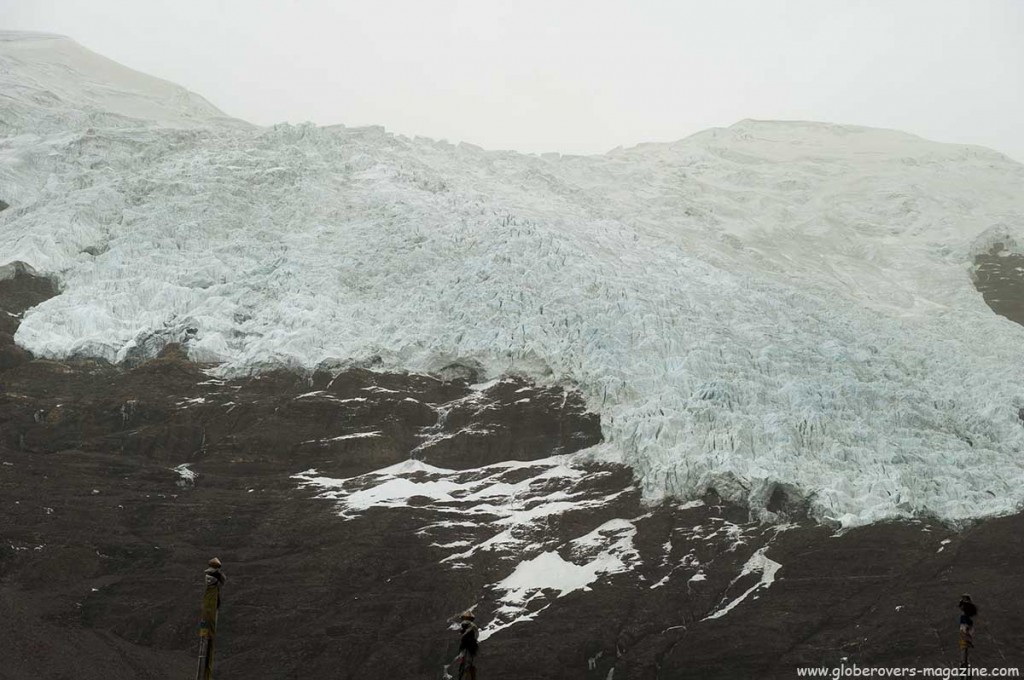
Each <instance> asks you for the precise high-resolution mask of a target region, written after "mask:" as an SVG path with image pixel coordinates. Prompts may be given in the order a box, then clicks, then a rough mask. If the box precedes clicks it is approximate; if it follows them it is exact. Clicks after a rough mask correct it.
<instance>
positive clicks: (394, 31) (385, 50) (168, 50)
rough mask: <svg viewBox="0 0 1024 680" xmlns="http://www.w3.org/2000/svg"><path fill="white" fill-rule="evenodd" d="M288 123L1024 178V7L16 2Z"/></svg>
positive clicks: (259, 119)
mask: <svg viewBox="0 0 1024 680" xmlns="http://www.w3.org/2000/svg"><path fill="white" fill-rule="evenodd" d="M0 28H2V29H28V30H41V31H50V32H56V33H63V34H66V35H69V36H71V37H73V38H74V39H76V40H77V41H78V42H80V43H82V44H83V45H85V46H86V47H88V48H90V49H92V50H94V51H96V52H99V53H101V54H103V55H105V56H107V57H110V58H112V59H114V60H116V61H119V62H121V63H122V64H125V65H127V66H130V67H132V68H135V69H138V70H141V71H145V72H147V73H151V74H153V75H157V76H160V77H163V78H167V79H169V80H172V81H174V82H176V83H179V84H181V85H184V86H186V87H188V88H190V89H192V90H194V91H196V92H198V93H200V94H202V95H203V96H205V97H206V98H207V99H209V100H210V101H212V102H213V103H214V104H216V105H217V106H218V107H220V108H221V109H223V110H224V111H225V112H227V113H229V114H231V115H234V116H238V117H240V118H244V119H246V120H249V121H252V122H254V123H261V124H269V123H275V122H281V121H291V122H301V121H307V120H308V121H313V122H316V123H320V124H331V123H345V124H346V125H368V124H377V125H384V126H385V127H386V128H388V130H390V131H393V132H397V133H402V134H406V135H410V136H411V135H425V136H429V137H435V138H444V139H448V140H450V141H453V142H456V141H468V142H472V143H474V144H479V145H481V146H485V147H487V148H501V149H516V150H519V151H525V152H537V151H561V152H564V153H602V152H604V151H607V150H609V149H611V148H613V147H615V146H618V145H623V146H630V145H633V144H637V143H639V142H645V141H669V140H675V139H680V138H682V137H685V136H687V135H690V134H692V133H694V132H698V131H700V130H702V129H705V128H708V127H714V126H726V125H731V124H732V123H735V122H736V121H738V120H741V119H744V118H760V119H802V120H822V121H830V122H838V123H851V124H860V125H872V126H879V127H889V128H897V129H901V130H906V131H908V132H913V133H915V134H919V135H921V136H924V137H928V138H931V139H935V140H939V141H947V142H964V143H974V144H983V145H985V146H989V147H992V148H995V149H998V150H999V151H1002V152H1004V153H1007V154H1009V155H1011V156H1013V157H1015V158H1016V159H1018V160H1022V161H1024V0H699V1H697V0H660V1H659V0H627V1H622V2H609V1H605V0H576V1H573V2H562V1H559V0H542V1H537V0H502V1H500V2H498V1H495V0H460V1H451V2H433V1H431V0H362V1H360V2H351V1H342V0H291V1H288V0H277V1H276V2H259V1H257V0H174V2H156V1H149V0H87V1H86V0H0Z"/></svg>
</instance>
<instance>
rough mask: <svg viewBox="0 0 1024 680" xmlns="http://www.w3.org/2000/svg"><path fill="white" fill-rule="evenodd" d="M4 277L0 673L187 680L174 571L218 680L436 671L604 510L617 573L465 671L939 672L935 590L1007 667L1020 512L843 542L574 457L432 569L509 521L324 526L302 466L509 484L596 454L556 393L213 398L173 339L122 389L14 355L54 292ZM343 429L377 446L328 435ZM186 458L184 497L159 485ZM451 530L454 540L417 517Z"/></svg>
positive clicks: (1014, 622)
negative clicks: (686, 500)
mask: <svg viewBox="0 0 1024 680" xmlns="http://www.w3.org/2000/svg"><path fill="white" fill-rule="evenodd" d="M6 274H7V278H5V279H4V280H0V309H2V310H3V312H2V313H0V384H2V391H0V506H2V513H3V514H2V517H0V607H2V612H3V615H2V616H0V656H2V658H3V663H2V664H0V678H5V679H6V678H11V679H19V680H20V679H23V678H38V679H47V678H54V679H57V678H76V679H84V680H90V679H92V678H96V679H99V678H103V679H104V680H111V679H115V680H120V679H122V678H123V679H126V680H127V679H129V678H138V679H142V678H147V679H148V678H152V679H154V680H155V679H160V680H163V679H164V678H166V679H168V680H170V679H171V678H175V679H181V678H185V677H192V674H194V660H193V654H194V650H195V646H196V638H195V635H196V628H195V624H196V615H197V612H198V605H199V602H198V598H199V588H200V586H199V581H200V578H199V576H200V574H201V570H202V568H203V566H204V564H205V561H206V559H208V558H209V557H212V556H213V555H218V556H219V557H220V558H221V559H222V560H223V561H224V562H225V571H226V573H227V575H228V577H229V583H228V587H227V589H226V591H225V603H224V607H223V608H222V618H221V627H220V631H221V638H220V642H219V644H220V649H219V652H218V657H219V662H218V674H217V676H218V677H219V678H246V679H247V680H256V679H258V678H268V679H269V678H274V679H280V678H299V677H301V678H305V679H313V680H315V679H317V678H331V679H332V680H333V679H337V678H363V677H369V676H381V677H393V678H402V679H405V678H409V679H412V678H439V677H441V675H442V668H443V664H444V663H445V661H446V660H448V659H450V658H451V657H452V656H453V655H454V652H455V649H454V644H453V641H452V638H453V637H454V634H453V633H452V632H451V631H450V630H448V628H447V627H448V625H449V624H450V623H451V622H452V620H453V617H454V616H456V615H457V614H458V613H459V612H460V611H462V610H463V609H465V608H466V607H469V606H476V611H477V613H478V615H479V619H478V620H479V622H480V623H482V624H487V623H488V622H489V621H490V620H491V617H492V615H493V614H494V612H495V610H496V609H497V608H498V606H499V602H498V601H497V600H498V597H499V595H500V593H499V592H498V591H496V590H495V589H494V588H492V587H491V586H493V584H495V583H497V582H499V581H501V580H502V579H503V578H505V577H506V576H508V575H509V573H510V572H511V571H512V570H513V568H514V567H515V565H516V564H517V563H518V562H519V561H520V560H522V559H524V557H523V554H521V551H522V550H532V551H533V552H532V553H531V554H536V553H537V552H538V551H539V550H541V549H545V550H551V551H556V552H558V553H559V554H561V555H562V556H563V557H564V558H565V559H567V560H571V559H577V561H578V560H579V557H578V556H577V557H576V558H574V557H573V554H572V548H571V545H572V544H571V541H572V540H573V539H576V538H578V537H580V536H583V535H584V534H587V533H588V532H591V531H593V530H594V529H595V528H597V527H600V526H602V525H603V524H604V523H605V522H607V521H609V520H614V519H623V518H624V519H628V520H631V522H632V526H634V527H635V531H636V533H635V536H634V538H633V543H632V545H633V547H634V548H635V550H636V554H635V556H634V557H633V558H631V559H632V560H633V562H632V568H631V569H629V570H626V571H623V572H621V573H615V574H611V575H609V576H607V577H604V578H602V579H600V580H599V581H598V582H597V583H594V584H593V585H592V586H591V588H590V589H589V590H576V591H575V592H570V593H567V594H565V595H564V596H563V597H556V593H555V592H549V593H547V595H545V596H540V597H537V598H534V599H533V600H531V601H530V603H529V605H527V607H528V609H530V610H532V611H539V610H541V609H543V611H539V613H537V614H536V616H535V618H534V619H533V620H532V621H526V622H520V623H517V624H515V625H512V626H510V627H507V628H504V629H503V630H501V631H500V632H499V633H497V634H496V635H494V637H492V638H490V639H488V640H487V641H486V642H485V646H484V651H483V653H482V655H481V664H480V665H481V673H482V677H484V678H491V679H495V680H497V679H509V680H511V679H513V678H516V679H521V678H537V679H544V678H551V679H554V678H559V679H564V678H594V679H595V680H596V679H600V680H604V679H606V678H613V679H614V680H622V679H623V678H629V679H634V678H635V679H641V678H663V679H674V678H702V679H709V678H772V677H778V678H792V677H795V671H794V669H795V668H796V667H797V666H801V665H811V666H819V665H821V666H830V667H832V666H837V665H839V664H840V663H843V662H844V661H845V662H846V663H848V664H853V663H856V664H861V665H865V664H869V665H897V666H919V667H924V666H940V665H944V666H949V665H951V664H953V662H954V659H955V655H956V651H955V643H956V612H955V609H954V606H955V603H956V600H957V598H958V596H959V594H960V593H961V592H970V593H971V594H972V595H973V596H974V598H975V601H977V602H978V603H979V604H980V606H981V610H982V616H981V618H980V620H979V626H978V648H977V654H976V658H977V661H978V663H979V665H982V666H988V667H995V666H1022V665H1024V617H1022V615H1021V613H1020V607H1019V603H1018V591H1019V584H1020V582H1021V577H1022V576H1024V563H1022V559H1021V558H1022V557H1024V539H1022V538H1021V536H1022V529H1024V515H1018V516H1014V517H1007V518H1002V519H997V520H991V521H986V522H982V523H980V524H978V525H977V526H974V527H971V528H968V529H966V530H964V531H962V532H960V533H956V532H954V531H952V530H951V529H948V528H944V527H942V526H939V525H937V524H934V523H928V522H923V521H922V522H914V523H899V524H885V525H875V526H871V527H866V528H862V529H858V530H854V531H850V532H848V533H846V534H844V535H842V536H835V535H834V534H833V532H832V531H831V530H830V529H828V528H826V527H820V526H812V525H810V524H808V523H803V524H800V523H797V524H795V525H793V526H791V527H790V528H788V529H787V530H785V531H778V530H777V529H775V528H771V527H768V526H762V525H759V524H757V523H755V522H750V521H749V518H748V515H747V512H746V511H745V510H743V509H742V508H737V507H729V506H724V505H721V504H720V503H718V502H717V499H716V498H715V496H714V494H713V493H711V494H709V497H708V498H707V499H705V501H706V502H705V503H704V504H702V505H699V506H696V507H687V506H681V505H675V504H664V505H661V506H658V507H655V508H649V507H644V506H643V505H642V504H641V501H640V494H639V492H638V491H637V490H636V488H635V487H634V486H633V480H632V479H631V475H630V473H629V471H628V470H627V469H624V468H621V467H616V466H608V465H599V464H596V463H595V464H590V465H588V466H586V471H587V474H586V475H585V476H583V477H580V478H578V479H574V480H571V481H568V482H563V481H559V480H557V479H547V478H545V477H543V475H536V476H535V477H534V482H532V483H530V485H529V486H528V488H527V489H526V490H525V491H524V492H523V494H522V496H521V497H520V498H518V499H512V500H510V501H507V503H509V507H512V506H513V505H514V506H515V507H516V508H525V509H527V510H531V509H536V508H539V507H541V506H542V505H543V503H546V502H549V500H550V498H555V497H558V494H568V495H570V496H571V497H572V498H573V500H574V504H575V509H570V510H568V511H565V512H560V513H552V514H550V515H548V516H547V517H546V520H545V521H544V522H540V523H536V522H534V523H524V524H519V525H512V531H511V533H512V538H514V539H515V541H517V542H518V543H516V544H515V545H512V547H508V548H501V547H498V548H495V549H493V550H476V551H475V552H474V551H467V552H470V554H468V555H465V556H463V557H461V558H460V560H459V561H460V563H461V564H462V568H458V567H457V566H454V565H453V564H452V563H451V558H452V556H453V553H454V552H456V551H457V550H461V548H453V547H452V546H453V545H456V544H458V545H479V544H480V543H481V542H483V541H486V540H487V538H488V537H493V536H494V535H495V534H496V533H497V532H498V531H499V530H500V529H501V528H502V527H504V526H507V525H503V524H502V523H501V522H502V519H501V516H500V513H501V512H502V510H501V509H500V508H495V509H494V510H493V513H494V514H493V516H491V515H488V514H487V512H488V511H487V509H486V507H485V506H483V505H481V504H480V503H479V502H478V501H475V500H473V499H472V498H471V497H470V496H469V495H466V494H462V495H459V494H457V493H452V494H451V496H450V497H448V498H446V499H443V500H441V501H438V500H437V499H430V498H425V497H416V496H413V497H411V498H409V499H408V503H406V504H405V505H402V506H401V507H393V508H384V507H370V508H368V509H365V510H361V511H359V512H356V513H350V514H351V518H350V519H347V520H345V519H342V518H340V517H339V516H338V506H337V505H336V504H335V503H334V502H332V501H330V500H327V499H324V498H318V497H317V496H318V495H319V494H320V492H321V489H320V488H319V487H316V486H312V485H308V484H303V483H301V480H300V479H296V478H294V477H293V476H294V475H296V474H297V473H300V472H302V471H304V470H309V469H311V468H315V469H316V470H317V474H318V475H322V476H326V477H331V478H353V477H358V476H359V475H363V474H364V473H368V472H371V471H373V470H378V469H380V468H383V467H385V466H388V465H391V464H393V463H398V462H401V461H404V460H406V459H407V458H408V457H409V456H410V454H411V453H413V454H414V455H415V456H416V457H417V458H419V459H421V460H423V461H425V462H427V463H430V464H432V465H436V466H438V467H443V468H448V469H451V470H463V471H465V472H462V473H457V472H453V473H445V474H448V475H449V476H448V477H446V478H445V479H447V480H451V479H471V478H472V476H473V475H476V474H477V473H476V472H474V469H475V468H478V467H480V466H483V465H489V464H493V463H498V462H500V461H505V460H513V459H515V460H523V461H537V463H536V465H537V466H538V467H537V469H536V470H535V469H533V468H531V467H530V466H517V467H510V468H508V469H507V470H506V471H501V472H499V473H496V475H497V476H496V478H498V479H500V480H501V483H508V484H515V483H516V482H518V481H521V480H522V479H531V476H532V475H535V473H536V472H537V470H540V469H542V468H543V466H544V465H545V463H544V462H543V460H542V459H545V458H547V457H548V456H551V455H552V454H556V453H570V452H573V451H576V450H579V449H582V448H585V447H587V446H590V445H592V444H594V443H596V442H598V441H599V439H600V427H599V422H598V420H597V418H596V417H595V416H594V415H592V414H589V413H587V412H586V411H585V409H584V407H583V404H582V401H581V400H580V399H579V397H578V396H577V395H574V394H573V393H571V392H569V393H567V392H564V391H562V390H559V389H553V388H546V387H541V386H536V385H531V384H528V383H526V382H523V381H519V380H509V381H505V382H499V383H496V384H493V385H490V386H484V387H479V386H478V387H476V388H474V387H473V386H471V385H469V384H468V382H467V381H465V380H450V381H442V380H438V379H434V378H430V377H426V376H419V375H404V374H382V373H374V372H369V371H364V370H349V371H346V372H343V373H341V374H340V375H337V376H333V377H332V376H331V375H327V374H315V375H312V376H297V375H293V374H287V373H271V374H267V375H262V376H256V377H253V378H251V379H244V380H232V381H222V380H218V379H214V378H211V377H210V375H208V373H207V372H204V367H202V366H198V365H195V364H193V363H190V362H188V361H187V360H186V359H185V358H184V356H183V355H182V353H181V351H180V349H179V348H177V347H175V346H170V347H168V348H166V349H165V350H164V351H163V352H162V354H161V355H160V356H159V357H158V358H155V359H153V360H150V361H147V362H143V363H140V364H139V365H137V366H135V367H134V368H131V369H124V368H121V367H114V366H110V365H107V364H103V363H97V362H93V361H75V362H52V361H45V360H38V359H33V358H32V357H31V356H30V355H29V354H28V353H27V352H25V351H24V350H22V349H20V348H18V347H16V346H15V345H14V343H13V340H12V336H13V334H14V331H15V330H16V329H17V323H18V318H19V316H20V314H21V313H22V312H24V311H25V310H26V309H28V308H29V307H31V306H33V305H35V304H38V303H39V302H41V301H42V300H44V299H46V298H47V297H48V296H51V295H53V294H54V292H55V291H54V289H53V287H52V285H51V284H50V283H49V282H48V281H46V280H44V279H40V278H37V277H34V276H32V273H31V272H30V271H28V270H26V269H24V268H11V269H10V270H9V271H7V272H6ZM359 433H375V434H373V436H359V437H351V436H349V435H352V434H359ZM186 463H187V464H189V466H190V469H191V470H192V471H193V472H194V473H195V474H196V475H197V476H196V477H195V479H193V480H189V479H186V478H185V477H183V476H182V475H180V474H179V473H178V472H176V471H175V470H174V468H176V467H178V466H180V465H182V464H186ZM492 469H493V468H492ZM499 470H500V468H499ZM417 474H420V473H414V474H412V475H411V476H410V477H409V479H413V480H416V479H420V477H417ZM423 474H424V475H425V474H426V473H423ZM460 474H461V475H464V477H458V476H457V475H460ZM480 474H483V473H480ZM452 475H455V476H452ZM426 478H427V477H426V476H424V477H422V479H426ZM360 480H363V481H360ZM375 483H376V482H375V481H374V478H373V477H358V478H357V479H356V480H355V481H354V482H351V484H353V485H355V486H353V487H352V488H360V489H361V488H374V487H373V485H374V484H375ZM559 484H563V485H565V486H564V488H563V486H559ZM782 500H784V498H782V497H780V502H781V501H782ZM482 508H483V509H482ZM453 516H454V517H460V516H462V517H464V519H465V520H466V521H465V522H464V523H463V524H462V525H461V526H454V523H452V522H443V521H439V520H441V519H444V518H450V517H453ZM527 545H529V546H532V547H530V548H524V547H522V546H527ZM516 546H519V547H516ZM537 546H540V547H537ZM766 546H767V550H766V552H764V553H763V554H764V555H766V556H767V557H768V558H770V560H772V561H773V562H775V563H778V564H780V565H781V567H780V568H779V569H778V571H777V572H776V573H775V580H774V583H772V584H771V585H770V586H769V587H761V588H756V589H754V590H753V591H752V592H750V594H749V595H748V597H746V599H744V600H742V602H740V603H739V604H737V605H735V607H734V608H733V609H731V610H728V611H727V612H726V613H724V614H722V615H721V616H718V617H717V618H710V619H706V617H708V616H709V615H715V614H716V613H721V612H722V609H723V607H724V606H725V605H727V604H728V603H732V602H734V601H735V600H736V599H737V598H738V597H739V596H740V595H741V594H742V593H744V592H745V591H747V590H748V589H751V588H753V587H754V586H755V585H756V584H757V583H758V582H759V580H760V579H761V578H762V573H763V570H762V571H757V570H754V571H751V572H750V573H746V574H744V573H743V570H744V565H747V564H751V563H752V558H753V560H754V561H756V559H757V558H756V557H754V556H755V555H757V554H758V551H760V550H762V549H763V548H765V547H766ZM443 560H448V561H443ZM695 577H696V578H695ZM613 670H614V673H612V671H613Z"/></svg>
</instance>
